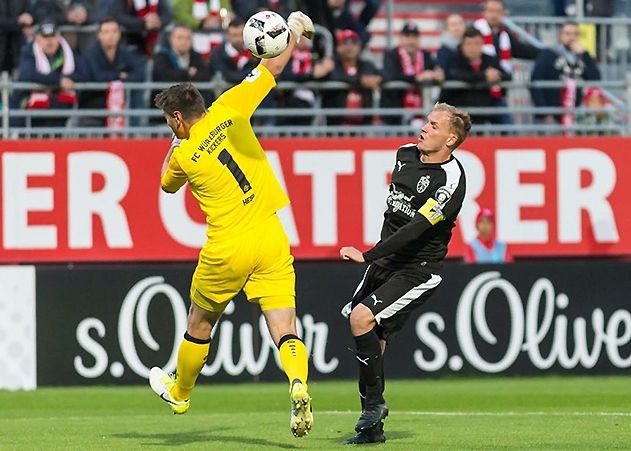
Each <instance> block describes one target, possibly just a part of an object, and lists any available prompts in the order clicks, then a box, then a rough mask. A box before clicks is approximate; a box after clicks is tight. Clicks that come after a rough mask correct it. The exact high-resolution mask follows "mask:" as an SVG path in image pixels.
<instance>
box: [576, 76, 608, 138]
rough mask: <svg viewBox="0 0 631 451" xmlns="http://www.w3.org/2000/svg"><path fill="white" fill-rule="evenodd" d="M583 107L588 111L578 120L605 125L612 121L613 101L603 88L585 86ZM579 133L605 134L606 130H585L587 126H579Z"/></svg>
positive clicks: (581, 122)
mask: <svg viewBox="0 0 631 451" xmlns="http://www.w3.org/2000/svg"><path fill="white" fill-rule="evenodd" d="M582 105H583V107H584V108H585V109H587V110H588V111H587V112H585V113H583V114H582V115H581V116H580V117H579V120H578V122H579V123H580V124H581V126H583V125H587V126H592V127H595V126H604V125H608V124H611V123H612V120H611V119H612V118H611V115H612V113H613V107H612V105H611V102H610V101H609V100H607V98H606V97H605V93H604V92H603V90H602V89H600V88H597V87H595V86H591V87H589V88H585V90H584V91H583V103H582ZM578 131H579V133H581V134H587V135H604V134H606V132H605V131H597V130H585V127H580V128H579V130H578Z"/></svg>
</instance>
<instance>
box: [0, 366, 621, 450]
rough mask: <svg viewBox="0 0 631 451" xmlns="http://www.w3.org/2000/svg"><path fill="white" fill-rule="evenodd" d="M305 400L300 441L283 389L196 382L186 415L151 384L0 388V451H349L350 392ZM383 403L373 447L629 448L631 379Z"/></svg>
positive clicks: (333, 390)
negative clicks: (308, 404)
mask: <svg viewBox="0 0 631 451" xmlns="http://www.w3.org/2000/svg"><path fill="white" fill-rule="evenodd" d="M310 393H311V395H312V396H313V400H314V402H313V404H314V413H315V424H314V428H313V430H312V432H311V434H310V435H309V436H308V437H305V438H301V439H296V438H294V437H292V436H291V433H290V432H289V406H288V394H287V386H286V385H285V384H281V383H278V384H242V385H211V384H205V385H200V386H199V387H198V388H197V389H196V391H195V393H194V397H193V400H192V404H191V410H190V411H189V413H188V414H186V415H183V416H174V415H172V414H170V411H169V410H168V408H167V406H166V405H165V404H164V403H163V402H162V401H160V400H159V399H158V398H157V397H156V396H155V395H154V394H153V392H151V390H150V389H149V387H148V386H147V387H141V386H136V387H121V388H117V387H96V388H69V389H65V388H64V389H62V388H47V389H40V390H37V391H36V392H29V393H25V392H17V393H9V392H3V391H0V449H1V450H7V449H28V450H45V449H63V450H66V451H69V450H88V449H120V450H130V449H141V448H142V449H152V448H153V449H160V450H170V449H177V450H183V449H208V450H215V449H216V450H221V451H223V450H239V451H241V450H265V449H267V450H285V449H325V450H329V449H348V448H349V447H343V446H342V445H340V444H339V443H340V441H341V440H343V439H344V438H346V437H349V436H350V435H351V433H352V430H353V426H354V424H355V421H356V419H357V416H358V411H357V410H358V401H357V399H356V389H355V384H354V383H352V382H312V383H311V385H310ZM386 395H387V399H388V402H389V405H390V417H389V418H388V419H387V421H386V435H387V438H388V442H387V443H386V444H385V445H376V447H378V449H383V450H386V449H392V450H421V449H422V450H438V449H449V450H464V449H477V450H489V449H511V450H513V449H554V450H560V449H565V450H579V449H597V450H603V449H631V378H629V377H598V378H597V377H580V378H577V377H572V378H570V377H566V378H560V377H558V378H557V377H555V378H552V377H546V378H528V379H517V378H515V379H498V378H485V379H462V378H461V379H441V380H419V381H388V383H387V389H386ZM350 448H351V449H353V447H350ZM368 448H369V449H372V448H375V446H372V445H371V446H368Z"/></svg>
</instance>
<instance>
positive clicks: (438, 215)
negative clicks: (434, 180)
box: [418, 197, 445, 225]
mask: <svg viewBox="0 0 631 451" xmlns="http://www.w3.org/2000/svg"><path fill="white" fill-rule="evenodd" d="M418 212H419V213H420V214H422V215H423V216H425V219H427V220H428V221H429V222H430V224H431V225H435V224H437V223H438V222H440V221H442V220H443V219H445V216H444V215H443V211H442V209H441V207H440V204H439V203H438V201H437V200H436V199H434V198H432V197H430V198H429V199H427V202H425V205H423V206H422V207H421V208H419V210H418Z"/></svg>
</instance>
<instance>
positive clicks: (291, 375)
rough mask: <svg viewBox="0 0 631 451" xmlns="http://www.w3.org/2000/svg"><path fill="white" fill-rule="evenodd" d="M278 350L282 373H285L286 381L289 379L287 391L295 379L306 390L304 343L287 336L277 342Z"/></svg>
mask: <svg viewBox="0 0 631 451" xmlns="http://www.w3.org/2000/svg"><path fill="white" fill-rule="evenodd" d="M278 350H279V352H280V363H281V365H282V367H283V371H285V374H286V375H287V379H289V386H290V387H289V389H290V390H291V385H292V384H293V382H294V381H295V380H296V379H298V380H299V381H300V382H301V383H302V384H303V385H304V386H305V389H306V387H307V375H308V372H309V369H308V362H309V359H308V356H307V348H306V347H305V344H304V342H303V341H302V340H301V339H300V338H298V337H297V336H295V335H291V334H288V335H285V336H283V337H282V338H281V339H280V340H279V342H278Z"/></svg>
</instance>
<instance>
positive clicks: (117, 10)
mask: <svg viewBox="0 0 631 451" xmlns="http://www.w3.org/2000/svg"><path fill="white" fill-rule="evenodd" d="M111 1H112V3H111V5H110V15H111V16H112V17H114V18H115V19H116V20H117V22H118V23H119V24H121V25H122V27H123V28H124V29H125V39H126V41H127V44H129V45H132V46H136V47H137V48H138V50H140V51H141V52H144V53H145V54H146V55H147V56H149V57H151V56H153V50H154V46H155V45H156V44H157V42H158V35H159V33H160V31H161V30H162V29H163V28H164V27H166V26H167V25H168V24H169V23H170V22H171V6H170V4H169V2H168V0H111Z"/></svg>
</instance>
